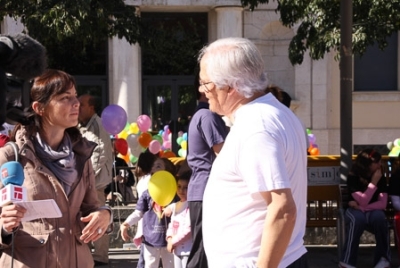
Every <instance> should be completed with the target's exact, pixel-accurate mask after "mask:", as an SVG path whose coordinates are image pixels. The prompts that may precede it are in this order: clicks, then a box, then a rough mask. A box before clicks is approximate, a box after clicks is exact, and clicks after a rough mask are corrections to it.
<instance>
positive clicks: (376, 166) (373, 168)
mask: <svg viewBox="0 0 400 268" xmlns="http://www.w3.org/2000/svg"><path fill="white" fill-rule="evenodd" d="M381 165H382V160H379V161H378V162H372V164H371V165H370V166H369V170H370V171H371V174H373V173H374V172H375V171H377V170H378V169H380V168H381Z"/></svg>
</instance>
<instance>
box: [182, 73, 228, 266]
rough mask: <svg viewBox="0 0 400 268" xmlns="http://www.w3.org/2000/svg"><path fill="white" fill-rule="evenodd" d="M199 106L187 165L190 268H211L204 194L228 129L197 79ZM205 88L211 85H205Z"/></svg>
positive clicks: (189, 140)
mask: <svg viewBox="0 0 400 268" xmlns="http://www.w3.org/2000/svg"><path fill="white" fill-rule="evenodd" d="M195 83H196V84H195V89H196V92H197V99H198V105H197V108H196V111H195V113H194V115H193V117H192V119H191V120H190V123H189V129H188V153H187V162H188V165H189V167H190V169H191V170H192V176H191V178H190V182H189V188H188V193H187V201H188V204H189V213H190V228H191V234H192V241H193V246H192V250H191V251H190V255H189V259H188V263H187V267H188V268H207V267H208V265H207V263H208V262H207V256H206V254H205V252H204V247H203V231H202V229H203V228H202V225H203V216H202V215H203V194H204V189H205V188H206V185H207V182H208V177H209V175H210V170H211V165H212V163H213V162H214V160H215V158H216V157H217V154H218V153H219V152H220V151H221V148H222V146H223V144H224V140H225V137H226V135H227V132H228V131H227V127H226V126H225V122H224V121H223V120H222V118H221V116H219V115H218V114H216V113H213V112H212V111H210V110H209V109H208V107H209V105H208V100H207V98H206V96H205V94H204V93H203V92H200V91H199V83H200V84H203V83H204V82H203V81H199V80H198V79H196V80H195ZM204 86H208V85H207V84H204Z"/></svg>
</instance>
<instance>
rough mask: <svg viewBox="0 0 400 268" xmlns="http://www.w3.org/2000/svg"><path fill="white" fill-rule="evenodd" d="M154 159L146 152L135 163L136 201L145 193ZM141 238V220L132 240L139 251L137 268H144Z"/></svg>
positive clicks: (152, 155)
mask: <svg viewBox="0 0 400 268" xmlns="http://www.w3.org/2000/svg"><path fill="white" fill-rule="evenodd" d="M156 159H157V156H155V155H154V154H152V153H150V152H148V151H145V152H143V153H141V154H140V155H139V157H138V161H137V163H136V168H135V171H134V175H135V177H136V180H137V181H138V182H137V184H136V191H137V194H138V199H140V197H141V196H142V194H143V192H144V191H146V190H147V188H148V184H149V180H150V177H151V169H152V167H153V164H154V161H155V160H156ZM142 236H143V220H142V219H141V220H139V222H138V224H137V228H136V234H135V236H134V238H133V243H134V244H135V245H136V247H137V248H138V249H139V250H140V255H139V260H138V263H137V268H144V259H143V250H142V249H141V247H140V246H141V244H142Z"/></svg>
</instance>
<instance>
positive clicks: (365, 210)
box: [339, 149, 390, 268]
mask: <svg viewBox="0 0 400 268" xmlns="http://www.w3.org/2000/svg"><path fill="white" fill-rule="evenodd" d="M347 187H348V190H349V194H350V200H351V201H349V208H348V209H347V210H346V212H345V220H346V234H347V235H346V242H345V245H344V249H343V254H342V257H341V262H340V263H339V267H355V266H356V265H357V252H358V247H359V243H360V237H361V235H362V233H363V232H364V230H368V231H370V232H372V233H373V234H374V235H375V240H376V247H375V256H374V265H375V268H383V267H390V244H389V228H388V224H387V220H386V216H385V212H384V209H385V208H386V205H387V200H388V194H387V185H386V179H385V177H383V176H382V170H381V154H380V153H378V152H376V151H374V150H373V149H365V150H362V151H361V152H360V153H359V154H358V155H357V157H356V159H355V162H354V164H353V166H352V168H351V171H350V173H349V175H348V177H347Z"/></svg>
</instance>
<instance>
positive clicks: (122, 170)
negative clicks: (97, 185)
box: [104, 146, 135, 205]
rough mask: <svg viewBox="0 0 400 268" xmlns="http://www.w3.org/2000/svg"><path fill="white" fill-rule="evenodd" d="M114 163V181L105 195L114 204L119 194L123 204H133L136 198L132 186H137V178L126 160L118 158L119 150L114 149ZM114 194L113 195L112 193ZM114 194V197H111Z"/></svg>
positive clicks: (108, 186) (106, 189) (105, 191)
mask: <svg viewBox="0 0 400 268" xmlns="http://www.w3.org/2000/svg"><path fill="white" fill-rule="evenodd" d="M113 151H114V163H113V168H112V176H113V181H112V182H111V183H110V184H109V185H107V187H106V188H105V190H104V193H105V194H106V196H107V200H110V201H111V202H114V199H115V195H116V193H118V194H119V195H120V197H121V200H120V201H121V202H122V203H123V204H125V205H128V204H129V203H131V202H133V201H134V200H135V197H134V195H133V190H132V186H133V185H134V184H135V177H134V176H133V173H132V171H131V170H130V168H129V166H128V164H127V163H126V162H125V160H124V159H122V158H120V157H118V154H119V152H118V150H117V149H116V148H114V146H113ZM111 192H112V193H111ZM111 194H113V196H111Z"/></svg>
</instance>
